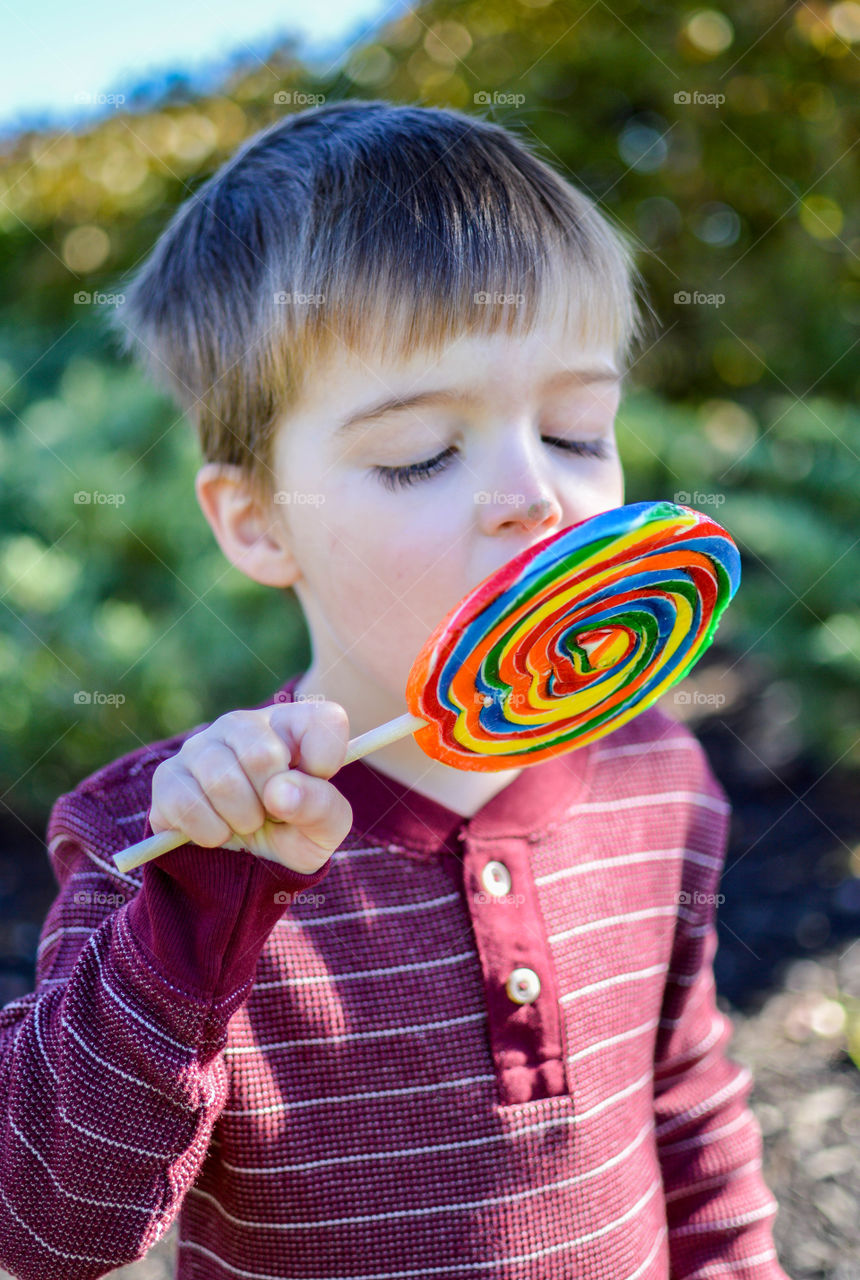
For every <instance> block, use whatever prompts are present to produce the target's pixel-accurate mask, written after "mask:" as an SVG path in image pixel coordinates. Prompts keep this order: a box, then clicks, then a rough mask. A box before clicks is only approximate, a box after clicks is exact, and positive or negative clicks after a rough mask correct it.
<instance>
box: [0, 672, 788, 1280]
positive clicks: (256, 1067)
mask: <svg viewBox="0 0 860 1280" xmlns="http://www.w3.org/2000/svg"><path fill="white" fill-rule="evenodd" d="M297 680H298V676H296V677H294V678H293V679H292V680H290V681H289V682H287V684H285V685H284V686H282V687H281V689H280V690H278V691H277V692H276V693H275V694H274V695H273V700H278V701H285V700H290V699H291V697H292V692H293V689H294V686H295V684H296V681H297ZM261 705H264V704H261ZM203 727H204V726H202V725H201V726H197V727H196V729H194V730H191V731H189V732H196V731H198V730H199V729H200V728H203ZM187 736H189V734H184V735H179V736H177V737H174V738H170V739H166V740H164V741H162V742H157V743H152V744H149V745H147V746H146V747H142V748H140V749H139V750H136V751H134V752H132V753H131V754H129V755H126V756H124V757H122V758H121V759H119V760H116V761H114V762H113V763H111V764H109V765H107V766H106V767H104V768H103V769H101V770H99V771H98V772H96V773H95V774H93V775H91V776H90V777H88V778H86V779H85V780H84V781H82V782H81V783H80V784H79V785H78V786H77V787H76V788H75V789H74V790H73V791H71V792H69V793H68V794H65V795H62V796H60V797H59V799H58V800H57V802H56V804H55V805H54V808H53V810H52V812H51V816H50V820H49V823H48V831H47V844H48V851H49V856H50V858H51V862H52V866H53V868H54V872H55V875H56V878H57V881H58V885H59V893H58V896H57V898H56V900H55V901H54V903H53V905H52V906H51V908H50V910H49V912H48V915H47V918H46V920H45V924H44V927H43V929H42V935H41V941H40V945H39V950H38V961H37V972H36V989H35V991H33V992H31V993H29V994H27V995H25V996H23V997H21V998H20V999H17V1000H13V1001H12V1002H11V1003H10V1004H8V1005H6V1006H5V1008H3V1009H2V1011H0V1096H2V1104H3V1105H2V1115H3V1122H2V1129H0V1265H2V1266H3V1267H5V1268H6V1269H7V1270H9V1271H11V1272H12V1273H13V1274H14V1275H15V1276H18V1277H21V1280H60V1278H62V1280H89V1278H90V1277H97V1276H103V1275H105V1274H107V1273H108V1272H110V1271H111V1270H112V1269H113V1268H115V1267H118V1266H120V1265H122V1264H125V1263H128V1262H131V1261H133V1260H135V1259H137V1258H140V1257H142V1256H143V1255H144V1254H145V1253H146V1251H147V1250H148V1249H149V1248H150V1247H151V1246H152V1245H153V1244H154V1242H155V1241H157V1240H158V1239H159V1238H160V1237H162V1236H163V1235H164V1234H165V1232H166V1231H167V1230H168V1228H169V1227H170V1225H171V1223H172V1222H173V1221H174V1220H175V1219H176V1218H177V1217H178V1221H179V1230H178V1264H177V1265H178V1270H177V1275H178V1277H180V1280H192V1278H193V1280H204V1278H205V1280H229V1278H231V1277H235V1278H237V1280H346V1277H349V1278H350V1280H412V1278H413V1277H422V1278H423V1277H454V1278H455V1280H463V1278H474V1280H490V1278H493V1280H496V1278H499V1280H546V1278H547V1277H551V1278H552V1280H706V1278H707V1280H787V1277H786V1274H785V1272H784V1271H783V1270H782V1269H781V1267H780V1265H779V1262H778V1260H777V1256H776V1253H775V1250H774V1245H773V1240H772V1225H773V1220H774V1217H775V1215H776V1213H777V1204H776V1202H775V1201H774V1198H773V1196H772V1195H771V1193H770V1190H769V1189H768V1187H767V1185H766V1184H765V1182H764V1181H763V1177H762V1172H761V1153H762V1136H761V1130H760V1128H759V1126H758V1124H757V1122H756V1119H755V1117H754V1116H753V1114H752V1113H751V1111H750V1110H749V1109H748V1106H747V1098H748V1094H749V1092H750V1089H751V1086H752V1079H751V1075H750V1072H749V1070H748V1069H746V1068H744V1067H741V1066H740V1065H739V1064H737V1063H736V1062H733V1061H732V1060H731V1059H730V1058H729V1057H728V1056H727V1054H726V1049H727V1046H728V1043H729V1040H730V1037H731V1035H732V1026H731V1023H730V1021H729V1019H728V1018H727V1017H726V1016H725V1015H724V1014H723V1013H722V1012H720V1011H719V1010H718V1008H717V1007H716V1003H715V988H714V977H713V970H712V961H713V957H714V952H715V949H716V945H717V940H716V932H715V926H714V917H715V906H716V893H717V889H718V884H719V878H720V873H721V870H722V865H723V859H724V856H725V843H726V836H727V826H728V821H729V804H728V802H727V799H726V796H725V793H724V791H723V789H722V787H721V786H720V784H719V782H718V781H717V780H716V778H715V777H714V776H713V774H712V772H711V770H710V767H709V765H708V762H707V757H706V755H705V753H704V751H703V749H702V747H701V745H700V743H699V742H698V741H697V739H696V738H695V737H694V736H693V735H692V734H691V733H690V731H689V730H688V729H687V728H685V727H684V726H683V725H682V724H680V723H678V722H676V721H675V720H674V719H672V718H670V717H669V716H667V715H666V714H664V713H663V712H662V711H661V710H660V709H659V708H658V707H656V706H655V707H651V708H649V709H648V710H646V711H644V712H642V713H641V714H640V715H639V716H637V717H635V718H634V719H633V720H632V721H630V722H629V723H627V724H626V725H624V726H622V727H620V728H618V729H616V730H615V731H614V732H612V733H610V734H608V735H606V736H604V737H603V738H601V739H598V740H597V741H595V742H593V743H591V744H590V745H588V746H586V747H581V748H579V749H576V750H574V751H571V752H568V753H567V754H565V755H562V756H559V757H556V758H555V759H552V760H548V761H543V762H541V763H540V764H536V765H532V766H529V767H526V768H524V769H523V770H522V772H521V773H520V774H519V775H518V776H517V777H516V778H515V779H514V781H513V782H511V783H510V784H509V785H508V786H507V787H505V788H504V789H503V790H502V791H500V792H499V793H497V794H496V795H495V796H494V797H493V798H492V799H491V800H490V801H489V802H488V803H486V804H485V805H484V806H483V807H482V808H481V809H479V810H478V811H477V812H476V813H475V814H473V815H472V816H471V817H462V816H460V815H459V814H457V813H455V812H454V811H452V810H450V809H448V808H446V807H444V806H443V805H441V804H439V803H437V802H436V801H434V800H432V799H430V798H428V797H426V796H424V795H422V794H421V793H420V792H418V791H415V790H411V789H409V788H407V787H405V786H403V785H402V784H400V783H398V782H396V781H394V780H393V779H391V778H389V777H388V776H386V775H385V774H384V773H382V772H381V771H380V770H378V769H375V768H374V767H373V764H372V763H371V762H370V761H369V760H364V759H363V760H357V761H355V762H353V763H352V764H350V765H347V766H345V767H343V768H342V769H341V770H340V771H339V772H338V773H337V774H335V775H334V777H333V778H332V781H333V782H334V784H335V785H336V786H337V787H338V788H339V789H340V790H341V791H342V792H343V794H344V795H345V796H346V797H347V799H348V800H349V802H350V805H351V806H352V811H353V826H352V830H351V832H350V834H349V836H348V837H347V839H346V840H345V841H344V842H343V843H342V844H341V846H340V847H339V848H338V849H337V850H336V851H335V852H334V853H333V854H332V855H331V857H330V858H329V859H328V860H327V861H326V862H325V863H324V864H323V866H321V867H320V868H319V869H318V870H317V871H316V872H313V873H311V874H309V875H301V874H298V873H295V872H292V871H290V870H289V869H288V868H286V867H282V866H280V865H279V864H276V863H273V862H270V861H267V860H264V859H260V858H256V857H254V856H253V855H252V854H251V853H250V852H249V851H248V850H240V851H237V850H229V849H205V848H201V847H199V846H195V845H193V844H191V843H186V844H185V845H183V846H181V847H180V848H178V849H175V850H172V851H171V852H169V853H167V854H164V855H162V856H161V857H160V858H158V859H155V860H153V861H151V862H149V863H147V864H145V865H144V866H143V867H140V868H137V869H135V870H133V871H131V872H128V873H121V872H120V871H118V870H117V868H116V865H115V863H114V862H113V859H112V854H113V853H114V852H116V851H118V850H119V849H122V848H125V847H127V846H128V845H130V844H132V843H134V842H135V841H137V840H139V839H142V838H144V837H146V836H148V835H151V834H152V828H151V826H150V823H149V811H150V804H151V784H152V774H153V771H154V769H155V768H156V766H157V765H158V764H159V763H160V761H162V760H164V759H166V758H167V757H169V756H171V755H173V754H175V753H176V752H177V751H178V750H179V748H180V746H181V745H182V742H183V741H184V739H185V737H187Z"/></svg>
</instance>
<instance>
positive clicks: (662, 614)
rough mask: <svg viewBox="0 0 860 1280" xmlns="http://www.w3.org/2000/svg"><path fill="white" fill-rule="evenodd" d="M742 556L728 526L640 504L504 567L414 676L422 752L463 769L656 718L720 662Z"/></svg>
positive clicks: (446, 626)
mask: <svg viewBox="0 0 860 1280" xmlns="http://www.w3.org/2000/svg"><path fill="white" fill-rule="evenodd" d="M739 581H740V556H739V554H738V550H737V547H736V546H735V544H734V542H733V541H732V539H731V538H730V536H729V535H728V533H726V531H725V529H723V528H721V527H720V525H718V524H717V523H716V521H714V520H712V519H710V517H708V516H706V515H703V514H702V512H700V511H696V510H694V509H692V508H691V507H682V506H677V505H676V504H675V503H672V502H638V503H633V504H632V505H630V506H626V507H618V508H617V509H615V510H613V511H605V512H603V513H602V514H601V515H599V516H594V517H593V518H592V519H590V520H583V521H581V522H580V523H579V524H575V525H571V526H570V527H569V528H567V529H562V530H561V531H560V532H559V533H557V534H554V535H553V536H552V537H550V538H546V539H544V541H543V542H539V543H537V544H536V545H535V546H534V547H530V548H529V549H528V551H523V552H521V553H520V555H518V556H515V557H514V559H513V560H511V561H509V562H508V563H507V564H506V565H503V566H502V568H501V569H499V570H498V571H497V572H496V573H494V574H493V575H492V577H490V578H487V579H485V580H484V582H482V583H481V584H480V585H479V586H477V587H476V588H475V589H474V591H471V592H470V593H469V595H468V596H467V597H466V598H465V599H464V600H463V601H461V603H460V604H459V605H457V607H456V608H455V609H453V610H452V611H451V612H450V613H449V614H448V616H447V617H446V618H444V619H443V621H442V622H441V623H440V624H439V626H438V627H437V628H436V630H435V631H434V632H433V635H432V636H431V637H430V639H429V640H428V641H427V643H426V644H425V645H424V648H423V649H422V650H421V653H420V654H419V655H418V657H417V659H416V660H415V662H414V664H413V666H412V669H411V671H410V673H409V682H408V684H407V686H406V701H407V703H408V705H409V709H410V711H411V712H412V713H413V715H415V716H421V717H422V718H423V719H425V720H426V721H428V724H427V725H426V726H425V727H424V728H423V729H419V730H418V731H417V732H416V733H415V741H416V742H417V743H418V745H419V746H420V747H421V748H422V750H423V751H425V752H426V753H427V755H428V756H433V758H434V759H437V760H442V761H444V762H445V764H450V765H453V766H454V767H455V768H457V769H480V770H493V769H510V768H514V767H517V766H523V765H528V764H536V763H537V762H538V761H540V760H546V759H548V758H549V757H550V756H554V755H558V753H559V752H561V751H570V750H573V749H574V748H575V747H582V746H585V744H586V743H588V742H593V741H594V739H595V738H600V737H602V736H603V735H604V734H606V733H611V732H612V730H613V729H617V728H618V727H619V726H620V725H622V724H625V723H626V721H628V720H630V719H632V718H633V716H635V715H638V714H639V713H640V712H641V711H644V710H645V709H646V707H649V706H650V705H651V703H652V702H654V701H655V700H656V699H657V698H659V697H660V695H661V694H662V693H665V691H666V690H667V689H668V688H669V687H670V686H671V685H673V684H675V682H676V681H678V680H680V679H681V678H682V677H683V676H685V675H686V674H687V672H688V671H689V670H690V668H691V667H692V666H693V664H694V663H695V662H696V661H697V660H698V659H699V658H700V657H701V655H702V653H703V652H704V650H705V649H707V648H708V646H709V645H710V643H711V641H712V640H713V637H714V632H715V631H716V629H717V625H718V623H719V619H720V614H721V613H722V611H723V609H725V607H726V605H727V604H728V603H729V600H730V599H731V598H732V596H733V595H734V593H735V591H736V590H737V586H738V583H739Z"/></svg>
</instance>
